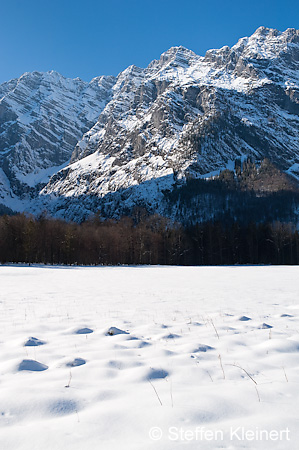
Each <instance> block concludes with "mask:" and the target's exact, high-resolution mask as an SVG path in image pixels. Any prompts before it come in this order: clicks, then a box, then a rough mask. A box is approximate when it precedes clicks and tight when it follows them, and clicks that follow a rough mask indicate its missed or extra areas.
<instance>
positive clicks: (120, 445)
mask: <svg viewBox="0 0 299 450" xmlns="http://www.w3.org/2000/svg"><path fill="white" fill-rule="evenodd" d="M298 280H299V268H298V267H262V266H261V267H217V268H215V267H131V268H129V267H114V268H113V267H110V268H79V267H78V268H66V267H21V266H19V267H17V266H3V267H0V281H1V294H0V311H1V314H0V333H1V334H0V448H1V450H15V449H17V450H24V449H26V450H56V449H72V450H73V449H74V450H79V449H80V450H89V449H90V450H95V449H108V448H115V449H122V450H134V449H138V450H140V449H143V450H146V449H161V450H172V449H176V448H177V449H181V448H185V447H187V448H189V449H190V450H192V449H196V450H198V449H219V448H222V449H223V448H224V449H243V448H245V449H271V450H272V449H291V450H294V449H296V448H297V445H298V441H299V426H298V413H299V389H298V388H299V284H298ZM111 327H117V328H118V329H119V330H122V331H123V332H125V333H120V334H115V332H117V330H115V329H113V328H112V329H111V330H110V328H111ZM270 327H272V328H270ZM109 330H110V334H112V335H110V334H109Z"/></svg>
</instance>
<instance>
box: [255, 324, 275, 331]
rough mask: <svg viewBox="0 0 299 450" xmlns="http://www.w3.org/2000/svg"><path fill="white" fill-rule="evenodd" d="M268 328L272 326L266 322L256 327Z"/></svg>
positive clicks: (260, 328)
mask: <svg viewBox="0 0 299 450" xmlns="http://www.w3.org/2000/svg"><path fill="white" fill-rule="evenodd" d="M268 328H273V327H272V325H268V324H267V323H262V325H260V326H259V327H258V329H259V330H267V329H268Z"/></svg>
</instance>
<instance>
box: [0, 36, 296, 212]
mask: <svg viewBox="0 0 299 450" xmlns="http://www.w3.org/2000/svg"><path fill="white" fill-rule="evenodd" d="M298 68H299V30H295V29H288V30H286V31H285V32H283V33H281V32H279V31H277V30H272V29H268V28H264V27H260V28H259V29H258V30H257V31H256V32H255V33H254V34H253V35H252V36H251V37H246V38H242V39H240V40H239V42H238V43H237V44H236V45H235V46H233V47H232V48H229V47H227V46H226V47H223V48H221V49H219V50H210V51H208V52H207V53H206V55H205V56H204V57H200V56H197V55H196V54H195V53H193V52H192V51H191V50H188V49H185V48H184V47H173V48H171V49H170V50H168V51H167V52H165V53H163V54H162V55H161V58H160V59H159V60H155V61H153V62H151V63H150V64H149V66H148V67H147V68H145V69H141V68H138V67H136V66H130V67H129V68H127V69H126V70H124V71H123V72H122V73H120V74H119V75H118V77H117V79H113V78H109V77H108V78H107V77H106V78H104V77H102V78H99V79H96V80H97V81H93V82H92V83H90V84H88V85H87V84H85V85H84V87H83V85H82V83H83V82H79V81H78V80H68V83H69V85H70V86H71V88H69V89H70V93H69V90H68V88H67V86H66V83H65V82H62V81H61V85H62V87H63V96H64V98H67V99H68V100H67V102H69V98H72V99H73V100H72V101H74V97H76V99H77V103H76V105H77V106H76V107H73V108H74V109H73V110H72V114H70V113H69V110H70V107H69V104H68V103H67V102H66V105H67V107H66V108H65V110H63V111H62V112H60V113H61V116H59V119H58V118H57V115H56V116H55V120H54V119H53V120H52V119H51V121H49V119H48V117H47V116H50V117H51V118H52V116H53V114H52V115H51V111H54V110H55V108H56V106H57V96H56V94H55V99H53V96H52V97H51V101H46V102H44V103H45V104H46V106H45V107H44V108H48V109H47V115H43V116H42V117H41V116H40V113H39V111H37V110H36V109H35V110H34V111H33V110H32V111H31V112H30V114H29V112H28V111H27V110H26V111H25V113H24V114H27V115H28V114H29V116H30V117H31V116H32V114H36V117H37V118H36V120H35V121H33V122H30V123H28V124H27V125H26V127H27V128H26V129H27V131H28V130H29V129H30V133H29V134H27V135H26V139H25V137H24V133H23V134H22V130H23V127H25V125H24V124H23V122H24V121H23V122H22V125H20V120H18V121H16V120H15V119H14V116H13V114H15V113H16V112H15V111H16V109H15V108H13V107H12V106H11V107H10V108H8V107H6V106H5V105H6V104H7V100H5V99H6V98H7V95H8V94H6V97H4V100H5V102H4V106H3V105H2V106H1V104H0V118H1V117H6V118H7V119H5V121H6V122H5V124H7V123H8V122H9V123H10V125H5V126H6V127H7V132H5V133H4V135H3V137H1V136H2V135H0V138H1V139H5V140H6V141H5V142H6V144H5V143H4V144H5V145H6V147H5V145H4V144H3V143H1V149H2V148H4V147H5V148H8V147H9V148H11V150H10V152H9V153H8V154H7V156H3V159H2V167H3V170H4V172H5V174H6V175H7V176H8V177H9V179H10V180H12V178H13V176H14V174H15V173H17V171H16V170H15V169H14V171H13V170H12V167H15V164H16V161H17V162H18V164H19V165H18V167H22V170H23V171H25V172H26V171H27V172H26V173H30V170H32V169H30V167H32V165H33V161H34V163H35V164H39V165H40V166H41V167H45V166H46V165H47V164H48V165H49V167H50V165H51V164H52V165H54V166H55V165H56V166H59V165H60V164H65V166H66V167H64V168H62V169H61V170H60V171H57V170H54V171H53V174H54V175H53V176H52V178H51V179H50V181H49V183H48V184H47V185H46V186H45V187H44V188H43V189H42V190H41V191H40V194H39V197H38V199H35V200H34V202H35V203H34V206H32V204H31V206H30V208H31V209H32V210H38V209H43V208H45V207H46V208H47V209H49V210H50V211H52V212H53V213H54V214H58V215H59V214H60V215H63V216H67V217H70V212H71V211H72V214H74V208H73V203H72V200H74V199H80V207H78V208H77V207H76V212H75V214H76V216H78V217H79V218H80V216H81V217H83V216H84V215H86V214H89V213H90V212H93V211H95V210H96V209H97V208H98V206H99V202H100V203H101V202H102V204H103V202H104V201H105V202H108V203H109V208H110V211H111V214H112V215H113V214H115V215H116V216H117V215H118V214H119V213H121V211H120V210H121V208H120V206H121V207H122V208H123V209H125V208H131V207H133V206H134V205H140V204H144V205H146V206H147V207H149V209H152V210H155V209H156V208H157V206H158V205H159V202H160V200H161V191H162V190H163V189H171V188H172V185H173V183H174V182H175V181H177V180H182V182H183V180H184V179H186V177H201V176H204V175H206V174H208V173H211V172H215V171H217V170H220V169H223V168H225V167H227V166H228V165H229V164H230V163H231V161H234V160H235V159H236V158H243V157H246V156H250V157H252V158H253V159H254V160H261V159H263V158H265V157H267V158H269V159H270V160H271V161H273V162H274V163H275V164H277V165H278V167H280V168H281V169H282V170H286V171H289V173H290V174H292V169H293V168H294V172H293V173H294V174H295V173H296V171H295V168H296V164H298V163H299V145H298V144H299V133H298V125H299V75H298V73H299V72H298ZM55 76H56V77H58V78H59V76H58V74H56V75H55ZM26 77H29V78H30V77H34V78H36V77H38V75H34V74H27V75H26ZM21 78H22V77H21ZM63 80H65V79H63ZM32 83H33V82H32V81H31V82H30V84H29V87H28V89H29V91H28V92H30V95H31V96H34V95H35V97H34V98H36V95H37V93H35V94H32V92H33V86H34V85H36V80H35V82H34V83H33V84H32ZM55 83H56V84H55V89H54V88H53V90H54V91H55V90H56V89H58V87H57V86H61V85H60V84H59V83H58V81H56V82H55ZM17 84H18V82H16V81H15V80H13V81H12V82H9V83H6V84H5V85H2V86H1V87H0V89H2V90H3V92H4V91H5V92H12V90H13V89H14V90H15V89H17V93H18V98H19V99H20V102H21V101H22V98H24V95H25V94H24V93H23V92H21V93H20V90H19V88H18V87H17ZM21 84H22V83H21ZM15 85H16V86H15ZM74 85H76V86H77V88H76V89H77V90H74V89H75V88H74V87H73V86H74ZM13 86H15V87H14V88H13ZM78 86H80V88H79V87H78ZM59 89H60V90H59ZM59 89H58V91H59V92H62V91H61V89H62V88H60V87H59ZM80 89H81V90H80ZM55 92H56V91H55ZM74 92H75V93H74ZM78 92H79V94H78ZM22 95H23V97H22ZM26 95H27V94H26ZM61 95H62V94H61ZM9 98H10V97H9ZM30 98H31V97H30ZM4 100H3V101H4ZM10 101H11V102H12V100H10ZM58 103H59V105H61V104H64V103H65V102H64V101H59V102H58ZM78 104H79V105H80V107H79V106H78ZM99 105H100V106H99ZM1 108H2V109H1ZM3 108H4V109H3ZM27 108H28V107H27ZM76 108H77V109H76ZM80 108H81V109H80ZM42 110H43V108H42ZM55 111H56V110H55ZM17 114H18V117H20V114H21V113H20V112H19V110H18V112H17ZM9 117H11V119H9ZM26 117H27V116H26ZM71 118H73V119H71ZM1 120H2V119H1ZM47 120H48V122H47ZM58 120H59V121H62V120H63V121H64V123H67V127H65V128H63V129H64V130H67V131H64V134H63V136H64V137H63V139H62V138H61V136H62V135H61V133H62V132H61V131H60V135H59V136H60V138H59V139H60V141H59V139H58V138H57V139H58V140H55V139H54V142H55V144H53V136H54V135H55V134H56V135H57V134H58V133H57V121H58ZM27 121H28V119H27ZM32 123H33V124H34V125H32ZM20 136H21V138H20ZM41 136H43V137H41ZM24 139H25V141H24ZM41 139H44V140H43V141H41ZM20 141H21V142H22V144H20ZM62 141H63V146H62V145H60V142H62ZM1 142H2V141H1ZM13 142H14V143H13ZM24 142H25V143H24ZM45 142H48V144H46V143H45ZM3 146H4V147H3ZM36 148H38V152H37V153H36V150H34V151H32V149H36ZM24 155H27V156H26V158H27V159H26V158H25V157H24ZM68 158H70V164H69V165H68V166H67V165H66V163H65V161H67V159H68ZM24 161H25V162H24ZM37 162H38V163H37ZM18 170H19V169H18ZM20 170H21V169H20ZM21 178H22V177H21ZM19 179H20V177H19ZM0 181H1V180H0ZM14 186H17V182H16V181H15V182H14ZM41 187H42V186H41V185H39V186H38V188H39V189H41ZM22 188H23V187H22V186H21V187H20V189H19V191H20V192H19V191H18V194H19V195H21V191H22ZM15 189H16V188H15ZM26 195H28V194H26ZM101 199H103V200H101ZM59 211H60V212H59ZM161 212H162V213H163V211H161ZM72 218H75V217H74V216H72Z"/></svg>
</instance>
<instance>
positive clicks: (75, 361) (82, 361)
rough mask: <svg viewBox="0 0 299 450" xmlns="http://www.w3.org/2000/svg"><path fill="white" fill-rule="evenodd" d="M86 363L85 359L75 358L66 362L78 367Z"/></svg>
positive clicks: (68, 365) (70, 365)
mask: <svg viewBox="0 0 299 450" xmlns="http://www.w3.org/2000/svg"><path fill="white" fill-rule="evenodd" d="M84 364H86V361H85V359H83V358H75V359H73V360H72V361H69V362H68V363H66V366H67V367H78V366H83V365H84Z"/></svg>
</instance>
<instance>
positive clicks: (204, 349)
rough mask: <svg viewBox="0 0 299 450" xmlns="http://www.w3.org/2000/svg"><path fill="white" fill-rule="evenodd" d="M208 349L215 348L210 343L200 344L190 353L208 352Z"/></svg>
mask: <svg viewBox="0 0 299 450" xmlns="http://www.w3.org/2000/svg"><path fill="white" fill-rule="evenodd" d="M210 350H215V348H214V347H211V346H210V345H205V344H200V345H199V346H198V347H197V348H196V349H195V350H193V352H192V353H198V352H209V351H210Z"/></svg>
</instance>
